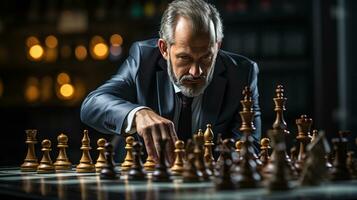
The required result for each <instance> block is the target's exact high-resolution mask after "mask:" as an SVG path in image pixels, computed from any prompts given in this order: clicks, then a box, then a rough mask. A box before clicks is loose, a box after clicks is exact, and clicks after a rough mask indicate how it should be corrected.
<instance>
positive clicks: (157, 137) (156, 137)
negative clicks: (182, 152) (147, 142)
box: [151, 126, 161, 161]
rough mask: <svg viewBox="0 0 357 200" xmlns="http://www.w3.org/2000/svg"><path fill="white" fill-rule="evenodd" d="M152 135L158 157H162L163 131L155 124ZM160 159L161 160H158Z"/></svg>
mask: <svg viewBox="0 0 357 200" xmlns="http://www.w3.org/2000/svg"><path fill="white" fill-rule="evenodd" d="M151 136H152V139H153V142H154V145H155V149H156V153H157V158H158V159H160V151H161V148H160V143H159V141H160V139H161V133H160V128H159V127H158V126H154V127H153V129H152V132H151ZM157 161H159V160H157Z"/></svg>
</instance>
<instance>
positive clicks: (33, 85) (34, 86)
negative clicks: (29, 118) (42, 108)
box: [25, 77, 40, 102]
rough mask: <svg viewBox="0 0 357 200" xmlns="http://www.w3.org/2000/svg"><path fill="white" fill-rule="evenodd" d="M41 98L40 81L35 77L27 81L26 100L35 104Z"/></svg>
mask: <svg viewBox="0 0 357 200" xmlns="http://www.w3.org/2000/svg"><path fill="white" fill-rule="evenodd" d="M39 98H40V88H39V81H38V79H37V78H35V77H30V78H28V79H27V83H26V87H25V99H26V101H27V102H35V101H37V100H38V99H39Z"/></svg>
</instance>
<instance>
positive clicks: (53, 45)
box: [45, 35, 58, 48]
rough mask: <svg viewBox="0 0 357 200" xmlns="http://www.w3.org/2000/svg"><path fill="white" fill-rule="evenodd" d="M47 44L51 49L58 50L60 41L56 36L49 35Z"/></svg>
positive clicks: (46, 40)
mask: <svg viewBox="0 0 357 200" xmlns="http://www.w3.org/2000/svg"><path fill="white" fill-rule="evenodd" d="M45 44H46V46H47V47H49V48H56V47H57V44H58V40H57V38H56V37H55V36H53V35H49V36H47V37H46V39H45Z"/></svg>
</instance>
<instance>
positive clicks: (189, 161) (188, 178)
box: [182, 139, 202, 182]
mask: <svg viewBox="0 0 357 200" xmlns="http://www.w3.org/2000/svg"><path fill="white" fill-rule="evenodd" d="M192 145H193V144H192V140H191V139H188V140H187V144H186V161H185V162H184V167H183V169H184V170H183V172H182V178H183V182H199V181H201V180H202V173H201V171H199V170H198V169H197V168H196V165H195V155H194V153H193V151H194V150H193V148H192Z"/></svg>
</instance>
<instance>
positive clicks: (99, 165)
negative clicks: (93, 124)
mask: <svg viewBox="0 0 357 200" xmlns="http://www.w3.org/2000/svg"><path fill="white" fill-rule="evenodd" d="M106 143H107V140H106V139H104V138H100V139H99V140H98V141H97V146H98V148H97V150H98V159H97V162H96V163H95V171H96V172H100V171H101V170H102V168H103V167H105V166H106V165H107V160H106V159H105V155H104V152H105V147H104V146H105V144H106Z"/></svg>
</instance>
